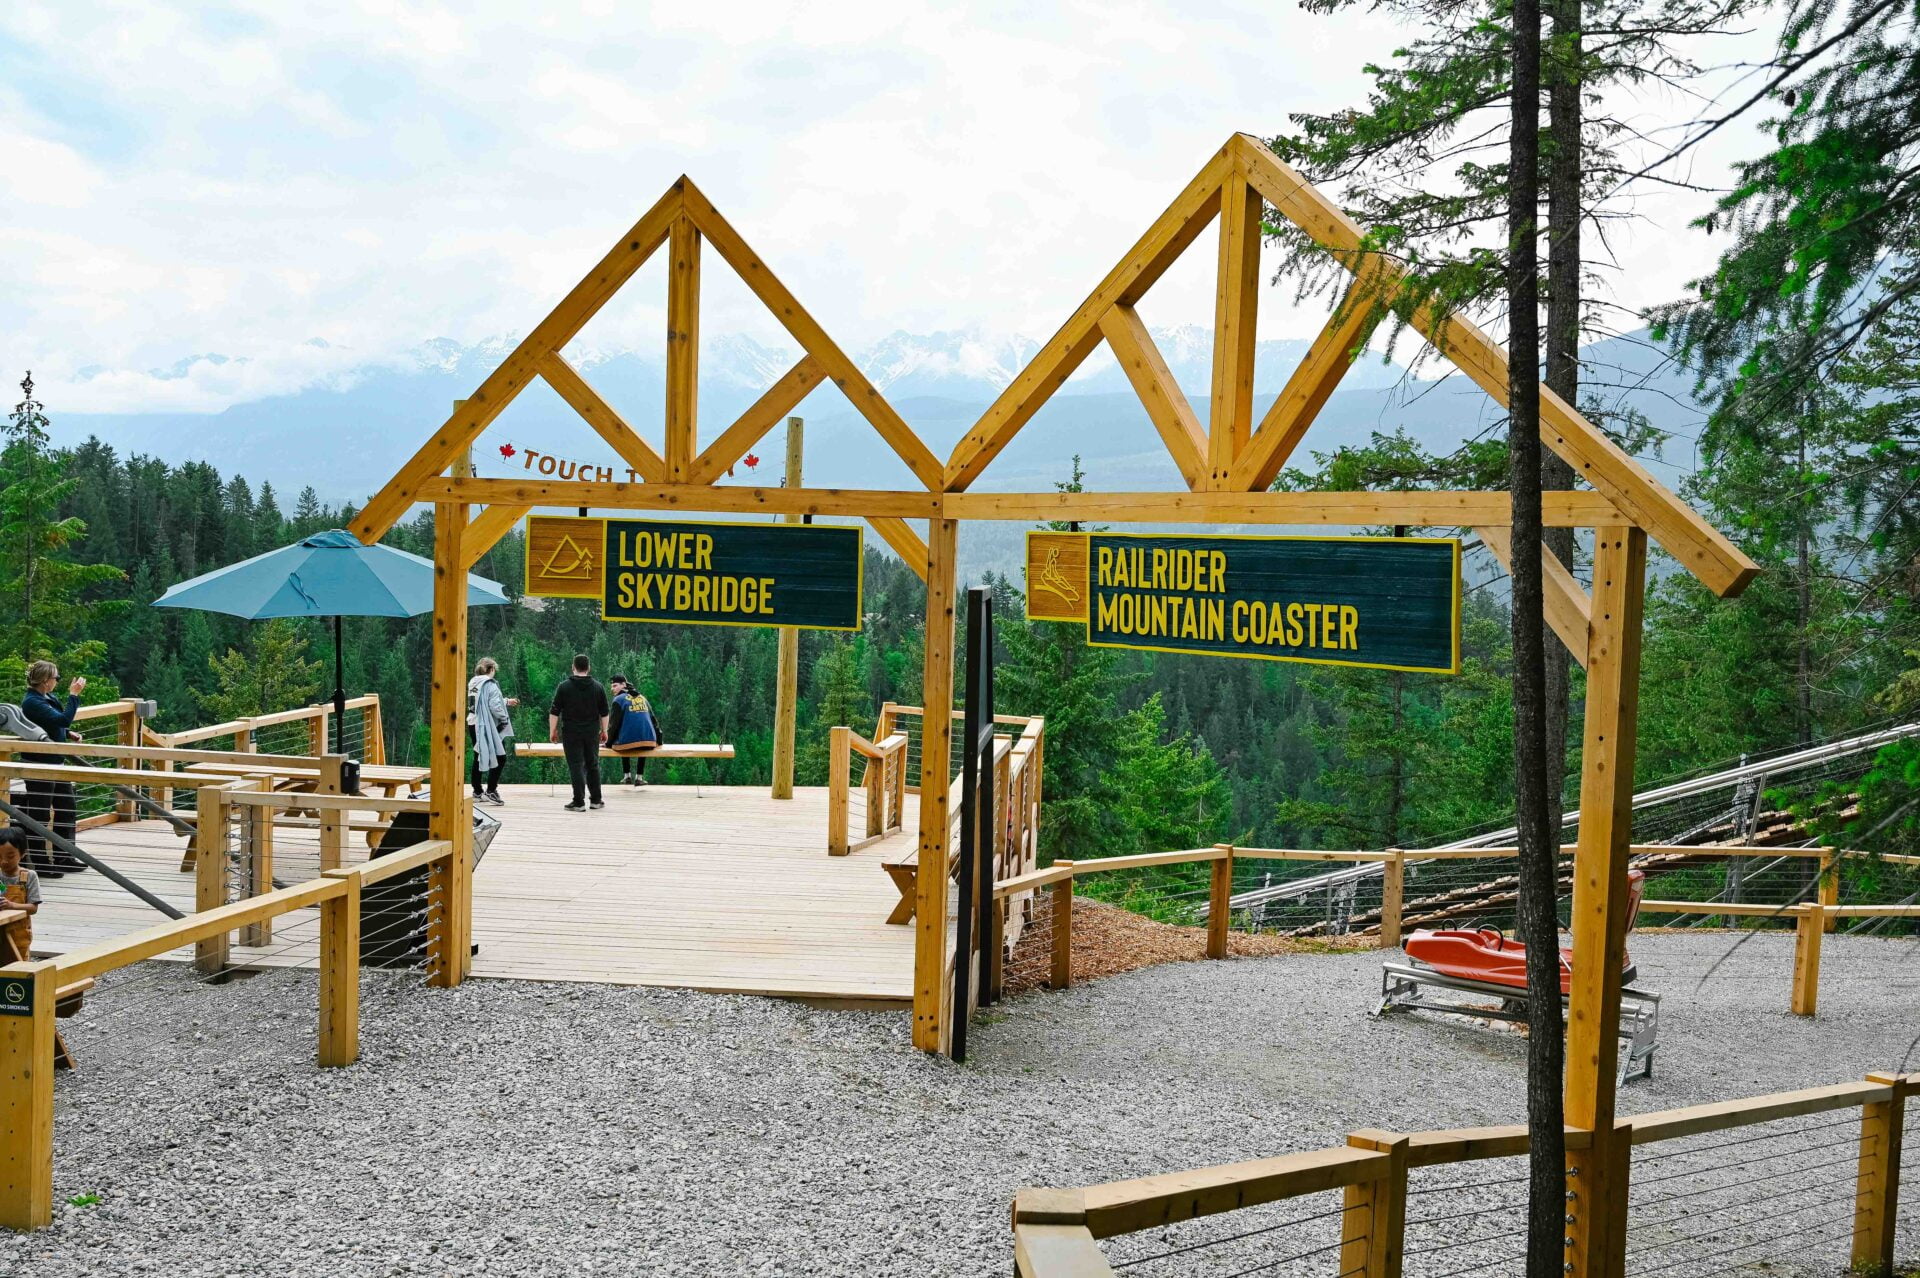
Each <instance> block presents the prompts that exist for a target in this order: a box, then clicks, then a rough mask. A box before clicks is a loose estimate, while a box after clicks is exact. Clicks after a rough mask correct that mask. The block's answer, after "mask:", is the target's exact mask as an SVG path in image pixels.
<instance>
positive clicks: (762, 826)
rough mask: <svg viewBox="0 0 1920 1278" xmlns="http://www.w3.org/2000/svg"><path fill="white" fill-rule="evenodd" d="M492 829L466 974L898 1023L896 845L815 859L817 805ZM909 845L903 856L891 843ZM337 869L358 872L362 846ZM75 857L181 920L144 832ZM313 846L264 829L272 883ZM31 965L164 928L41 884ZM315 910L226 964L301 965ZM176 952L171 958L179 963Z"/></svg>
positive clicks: (639, 796) (541, 814)
mask: <svg viewBox="0 0 1920 1278" xmlns="http://www.w3.org/2000/svg"><path fill="white" fill-rule="evenodd" d="M502 793H503V794H504V795H505V797H506V799H507V806H505V807H501V808H492V809H489V810H490V811H491V812H492V813H493V814H494V815H495V816H498V817H499V818H500V820H501V822H502V829H501V831H500V833H499V835H498V836H497V837H496V838H495V839H494V841H493V845H492V847H491V848H490V849H489V850H488V852H487V855H486V858H485V860H483V861H482V862H481V864H480V869H479V872H478V873H477V874H476V875H475V876H474V939H475V940H476V941H477V942H478V943H479V945H480V953H479V954H478V955H476V956H475V958H474V965H473V974H474V975H475V976H476V977H492V978H503V979H514V980H540V981H588V982H599V983H605V984H615V985H658V986H672V987H677V988H684V989H697V990H711V991H717V992H725V993H742V994H771V995H779V996H783V997H793V998H806V999H813V1000H820V1001H830V1002H840V1001H846V1002H851V1003H857V1004H867V1003H870V1004H874V1005H876V1006H900V1007H904V1006H907V1005H908V1004H909V1003H910V1001H911V998H912V985H913V928H912V927H901V926H889V925H888V924H887V923H886V921H885V920H886V917H887V914H888V912H889V911H890V910H891V909H892V908H893V905H894V902H895V901H896V900H897V899H898V894H897V893H896V892H895V890H894V887H893V885H892V883H891V881H890V880H889V879H888V877H887V875H886V873H885V872H884V871H883V870H882V869H881V868H880V864H879V863H880V860H881V858H882V857H884V856H886V855H888V854H890V853H892V852H894V851H896V850H898V849H899V848H900V847H902V846H911V840H912V839H913V837H914V836H913V833H912V831H913V830H914V825H915V813H914V805H915V800H914V799H913V798H912V796H909V797H908V801H907V802H908V809H907V820H906V832H905V833H897V834H895V835H893V836H892V838H891V839H889V840H888V841H887V842H885V843H876V844H873V845H871V846H868V847H866V848H863V849H861V850H859V851H856V852H855V853H853V854H852V855H851V856H845V857H830V856H828V855H827V852H826V832H827V792H826V790H824V789H818V788H802V789H799V790H797V791H796V792H795V796H794V798H793V799H791V800H788V801H780V802H776V801H775V800H773V799H771V798H769V797H768V795H767V792H766V790H765V789H764V788H762V787H753V788H748V787H726V786H648V787H645V788H643V789H637V790H636V789H629V788H625V787H617V786H609V787H608V788H607V792H606V799H607V806H606V808H605V810H603V811H600V812H587V813H574V812H565V811H562V810H561V805H562V804H563V803H565V802H566V791H565V790H564V789H563V788H555V787H549V786H544V785H519V786H515V785H509V786H504V787H502ZM903 840H904V841H905V842H904V843H903V842H902V841H903ZM354 842H355V844H356V846H355V848H354V849H353V851H351V852H350V853H349V856H350V859H351V858H352V857H355V856H364V855H365V847H364V843H363V841H361V840H357V839H356V840H355V841H354ZM81 845H82V846H83V847H85V848H86V849H87V850H88V851H89V852H90V853H92V854H93V855H95V856H97V857H100V858H101V859H103V860H105V861H106V862H107V863H108V864H110V865H112V866H113V867H114V868H115V869H117V870H119V871H120V872H121V873H122V874H125V875H127V876H128V877H129V878H132V879H134V880H136V881H137V882H139V883H140V884H141V885H142V886H143V887H146V888H147V889H149V890H150V891H152V892H154V893H155V894H156V895H158V896H160V897H161V898H162V899H164V900H167V901H169V902H171V903H173V904H174V905H176V906H177V907H179V908H181V909H183V910H191V909H192V904H193V876H192V874H191V873H187V874H182V873H181V872H180V869H179V866H180V856H181V853H182V851H183V849H184V846H185V844H184V841H183V840H182V839H181V838H180V837H179V836H177V835H176V834H174V832H173V831H172V829H171V828H170V827H168V826H167V825H165V824H163V823H161V822H158V821H143V822H138V823H128V824H121V825H109V826H103V827H100V828H98V829H94V830H87V831H82V833H81ZM318 863H319V849H318V844H317V841H316V837H315V835H314V834H313V833H312V832H310V831H305V830H287V829H281V830H277V831H276V833H275V846H274V876H275V877H276V878H277V879H279V880H280V881H281V882H283V883H295V882H300V881H302V880H304V879H307V878H311V877H313V875H314V874H315V873H316V872H317V870H318ZM45 888H46V898H47V903H46V908H45V909H43V910H42V911H41V913H40V916H39V918H38V919H36V920H35V924H34V933H35V935H34V949H35V950H36V951H40V952H45V953H55V952H58V951H61V950H64V949H68V948H71V947H73V946H76V945H81V944H86V943H89V942H92V941H98V940H107V939H110V938H112V937H116V936H123V935H125V934H127V933H129V932H132V931H136V930H138V929H141V928H144V927H149V926H151V925H153V924H155V923H158V922H161V921H162V917H161V915H159V914H158V913H157V912H156V911H154V910H153V909H152V908H151V907H149V906H147V905H145V904H143V903H142V902H141V901H139V900H138V899H137V898H135V897H133V896H132V895H130V894H128V893H126V892H123V891H122V890H120V889H119V888H117V887H115V886H114V885H113V884H111V883H109V882H107V881H106V880H105V879H104V878H102V877H101V876H100V875H98V874H95V873H86V874H80V875H70V876H68V877H66V878H63V879H60V880H58V881H57V882H48V883H47V884H46V885H45ZM318 922H319V920H318V915H317V912H316V911H312V910H307V911H301V912H299V913H296V914H291V915H288V916H286V917H285V918H283V919H281V920H279V921H278V922H277V923H276V924H275V935H274V940H273V944H271V945H267V946H261V947H256V948H254V949H246V948H241V947H237V946H236V947H235V949H234V951H233V953H234V956H235V961H236V962H249V963H253V964H258V965H263V966H283V965H304V966H311V965H313V963H314V962H315V959H316V948H315V947H316V941H315V936H316V934H317V931H318ZM188 956H189V955H188V952H185V951H177V952H175V953H174V954H173V955H170V956H168V957H170V958H176V959H184V958H186V957H188Z"/></svg>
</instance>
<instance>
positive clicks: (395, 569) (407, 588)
mask: <svg viewBox="0 0 1920 1278" xmlns="http://www.w3.org/2000/svg"><path fill="white" fill-rule="evenodd" d="M506 602H507V595H506V591H505V590H504V589H502V588H501V585H500V583H499V582H497V581H488V580H487V579H486V578H485V577H476V576H475V575H473V574H472V573H468V574H467V605H468V606H469V607H473V606H476V605H479V606H484V605H487V604H504V603H506ZM153 606H154V607H156V608H197V609H199V610H200V611H202V612H224V613H226V614H228V615H229V616H234V617H245V618H247V619H248V620H250V621H264V620H266V619H268V618H271V617H332V618H333V711H334V714H333V748H334V751H335V752H336V753H344V751H342V749H341V742H342V732H343V730H344V728H345V726H346V717H347V692H346V687H345V684H346V672H345V662H344V661H343V659H342V657H341V651H340V618H342V617H413V616H417V615H419V614H420V613H423V612H431V611H432V610H433V561H432V560H430V559H422V558H421V557H420V556H419V555H410V554H408V553H407V552H406V551H404V550H395V549H394V548H393V547H392V546H378V545H376V546H369V545H366V544H364V543H362V542H361V540H360V539H359V538H358V537H355V536H354V535H353V534H352V533H350V532H346V531H344V530H342V529H339V528H335V529H331V530H329V531H327V532H321V533H315V534H313V536H311V537H307V538H304V539H302V540H300V541H298V542H296V543H295V544H293V545H291V546H282V547H281V548H280V549H278V550H269V551H268V552H267V553H266V554H264V555H255V556H254V557H253V558H251V559H243V560H241V561H240V562H239V563H237V564H230V565H228V566H227V567H225V568H216V569H214V570H213V571H212V572H208V573H202V574H200V575H199V576H198V577H195V578H193V579H192V580H191V581H183V582H180V583H179V584H178V585H174V586H169V587H167V592H166V593H165V594H163V595H161V596H160V597H159V598H158V599H156V600H154V601H153Z"/></svg>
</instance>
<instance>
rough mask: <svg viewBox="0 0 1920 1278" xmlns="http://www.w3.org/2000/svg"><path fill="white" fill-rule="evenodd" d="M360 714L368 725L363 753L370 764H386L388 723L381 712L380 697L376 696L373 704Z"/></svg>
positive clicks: (362, 720) (363, 721)
mask: <svg viewBox="0 0 1920 1278" xmlns="http://www.w3.org/2000/svg"><path fill="white" fill-rule="evenodd" d="M360 713H361V715H362V716H363V717H362V719H361V722H362V723H363V724H365V725H366V728H365V735H366V741H365V742H364V743H363V744H362V745H361V747H360V750H361V753H362V754H364V755H366V758H367V762H368V763H372V764H382V763H385V762H386V761H387V730H386V721H385V719H384V718H383V717H382V715H381V712H380V697H379V695H378V694H375V696H374V698H373V704H372V705H370V706H368V707H367V708H366V709H365V710H362V711H361V712H360Z"/></svg>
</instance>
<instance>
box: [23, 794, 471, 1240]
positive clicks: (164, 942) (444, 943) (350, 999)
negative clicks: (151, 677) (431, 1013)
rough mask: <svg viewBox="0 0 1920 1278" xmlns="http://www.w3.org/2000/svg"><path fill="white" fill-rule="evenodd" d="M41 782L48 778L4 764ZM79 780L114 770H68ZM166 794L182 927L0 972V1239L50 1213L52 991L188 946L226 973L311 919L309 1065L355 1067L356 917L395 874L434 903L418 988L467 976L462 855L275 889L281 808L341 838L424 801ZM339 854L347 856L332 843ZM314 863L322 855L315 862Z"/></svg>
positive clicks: (415, 850)
mask: <svg viewBox="0 0 1920 1278" xmlns="http://www.w3.org/2000/svg"><path fill="white" fill-rule="evenodd" d="M4 766H5V767H6V768H8V769H14V770H18V769H21V768H23V767H26V768H30V769H31V770H32V771H37V772H49V771H52V769H50V768H43V767H37V766H35V765H20V764H10V765H4ZM64 770H65V771H70V772H76V773H90V774H99V773H108V772H114V771H116V770H115V769H92V768H69V769H64ZM126 775H127V776H129V777H131V778H134V779H135V781H136V783H139V782H146V783H151V781H152V779H153V777H152V774H151V773H138V772H135V773H128V774H126ZM173 783H174V784H177V785H182V786H192V787H195V788H196V789H197V804H196V807H197V821H196V822H195V830H194V836H193V838H194V862H195V864H194V873H195V893H196V906H197V908H196V910H195V912H194V913H192V914H189V915H188V916H187V917H185V918H183V919H179V920H176V921H173V922H168V923H162V924H158V925H156V926H154V927H150V928H147V929H145V930H143V931H140V932H135V933H132V934H131V935H128V936H122V937H118V938H116V939H114V940H111V941H106V942H102V943H100V944H96V945H89V946H83V947H81V948H78V949H73V950H69V951H67V952H66V953H64V954H61V955H59V956H58V957H56V958H52V959H47V960H44V961H40V962H30V963H15V964H11V965H9V966H7V967H4V968H0V1007H11V1008H15V1009H18V1010H17V1011H16V1012H15V1013H14V1014H0V1131H5V1132H6V1133H7V1146H6V1150H5V1156H4V1157H0V1226H5V1227H10V1228H14V1229H34V1228H39V1227H41V1226H44V1225H46V1224H48V1223H50V1222H51V1220H52V1214H53V1134H54V1133H53V1060H54V1057H53V1052H54V1005H55V1002H56V1001H57V998H58V996H59V995H60V993H61V992H62V991H69V992H70V991H74V990H76V989H78V990H84V989H85V988H86V986H87V985H88V984H90V983H91V982H92V981H94V980H96V979H97V978H99V977H100V976H103V975H105V974H107V973H109V972H113V971H116V970H118V969H121V968H124V967H127V966H129V965H131V964H134V963H139V962H141V961H143V960H145V959H150V958H154V957H157V956H159V955H162V954H166V953H168V952H169V951H172V950H176V949H179V948H181V947H183V946H187V945H192V946H193V947H194V950H195V963H196V965H197V966H198V967H199V968H200V969H201V970H202V971H203V972H207V973H212V972H219V971H223V970H226V969H227V967H228V953H229V947H230V946H231V944H232V943H233V937H234V936H235V934H236V933H238V934H240V935H241V937H242V938H243V942H245V941H251V942H253V943H260V942H261V941H262V940H263V938H264V936H265V935H267V933H268V932H269V930H270V929H271V926H272V923H273V921H274V920H275V919H277V918H280V917H281V916H283V915H286V914H288V913H291V912H292V911H295V910H303V909H309V908H312V907H316V906H317V907H318V908H319V910H320V930H319V972H320V998H319V1024H318V1030H317V1037H318V1045H317V1058H318V1060H319V1063H320V1064H321V1065H323V1066H339V1065H348V1064H351V1063H353V1061H355V1060H356V1059H358V1057H359V1050H360V1049H359V1023H360V1021H359V1018H360V958H361V955H360V904H361V897H362V894H363V892H364V890H365V889H367V888H369V887H372V886H374V885H376V884H379V883H383V882H385V881H386V880H388V879H391V878H393V877H395V876H396V875H400V874H405V873H407V872H409V871H413V870H418V869H421V868H422V867H425V868H426V869H427V870H428V893H429V899H430V902H431V905H430V908H429V912H428V921H427V935H426V940H427V945H426V966H427V975H428V983H429V984H431V985H439V986H453V985H457V984H459V983H460V982H461V981H462V980H463V979H464V978H465V975H466V969H467V961H468V958H467V956H468V947H469V939H468V936H469V931H470V926H471V923H470V917H469V914H468V911H467V909H466V908H464V904H465V899H466V897H467V892H466V890H465V885H464V880H465V878H466V874H467V872H468V871H467V867H466V866H465V865H464V864H457V862H464V861H465V859H466V852H465V850H464V848H459V847H456V846H455V845H454V844H452V843H449V842H445V841H430V842H423V843H420V844H418V845H416V846H414V847H412V848H409V849H407V850H405V851H403V852H398V853H394V854H390V855H387V856H383V857H380V858H378V859H376V860H371V861H367V862H365V863H362V864H359V865H354V866H344V865H339V864H337V863H336V864H334V865H333V866H330V867H328V868H324V869H322V870H321V872H320V874H319V875H318V876H317V877H315V878H313V879H310V880H308V881H306V882H304V883H300V884H296V885H293V886H290V887H284V888H275V887H273V886H272V870H273V866H272V839H271V831H272V828H273V825H274V820H273V818H274V816H275V815H276V814H278V813H282V812H285V811H287V810H289V809H295V808H298V809H304V810H309V811H317V812H318V813H319V816H320V820H321V822H322V823H323V824H322V831H323V846H324V843H325V830H326V829H327V826H328V824H329V823H330V824H333V825H336V826H344V825H345V824H346V823H347V821H348V819H349V818H350V817H351V815H352V814H353V813H354V812H359V811H373V812H392V811H395V810H409V809H412V810H425V808H426V806H427V802H426V801H425V800H415V799H394V798H386V797H382V796H351V795H337V794H313V793H294V792H284V791H274V790H272V789H271V788H269V782H268V780H267V779H265V778H258V777H256V778H242V779H238V780H235V779H231V778H220V777H196V776H193V775H192V774H183V775H181V776H180V777H178V778H176V779H174V782H173ZM236 826H242V827H247V828H248V837H246V838H244V839H242V840H240V841H239V846H240V847H241V848H243V849H244V853H243V857H244V859H245V860H246V861H247V862H248V865H247V870H248V874H247V876H246V881H247V882H250V883H251V884H253V885H254V887H255V890H253V891H251V892H249V893H247V894H244V895H242V897H241V899H238V900H230V899H228V897H229V888H228V882H227V870H228V866H229V862H230V858H231V855H232V854H231V848H232V846H233V843H232V835H233V832H234V830H235V828H236ZM335 848H336V852H338V851H342V850H343V849H344V845H343V843H341V842H340V841H339V840H337V839H336V842H335ZM323 855H324V854H323Z"/></svg>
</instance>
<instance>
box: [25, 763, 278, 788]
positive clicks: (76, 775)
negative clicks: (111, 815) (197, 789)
mask: <svg viewBox="0 0 1920 1278" xmlns="http://www.w3.org/2000/svg"><path fill="white" fill-rule="evenodd" d="M260 771H261V772H262V773H263V774H264V773H270V772H272V771H273V769H272V768H270V767H265V768H261V769H260ZM0 777H19V778H21V779H22V780H27V781H72V782H74V783H76V784H80V785H85V784H88V783H93V784H98V785H125V786H145V787H147V788H149V789H154V790H160V789H171V790H178V789H191V788H193V787H194V786H204V785H225V784H227V783H228V782H230V781H232V780H233V778H232V777H216V776H210V775H207V774H204V773H193V772H140V771H136V770H134V769H131V768H89V767H86V766H84V765H80V764H64V763H9V762H7V761H6V760H5V759H0Z"/></svg>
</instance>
